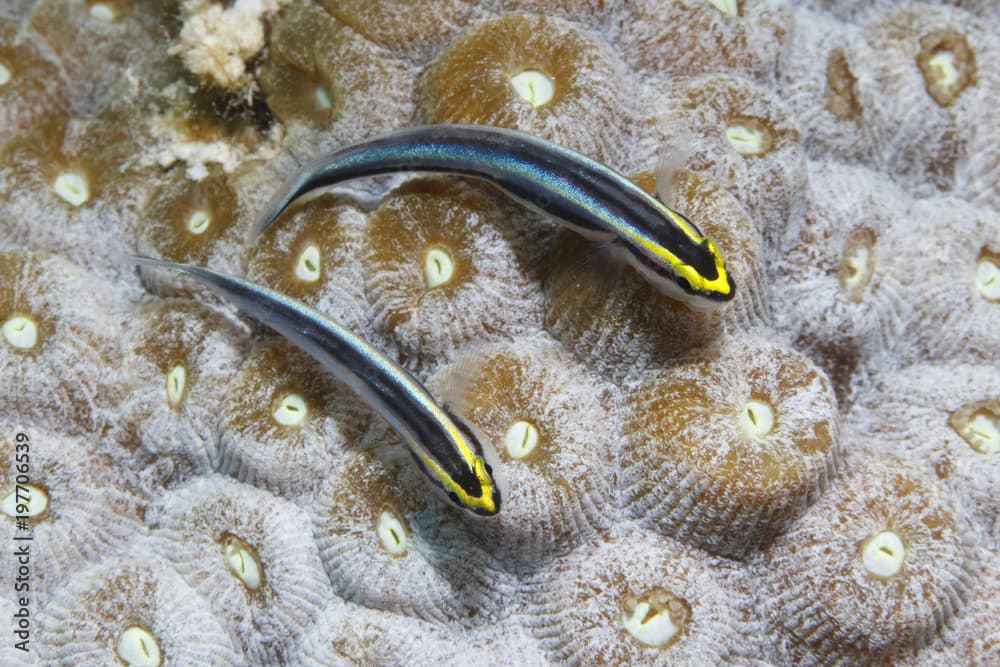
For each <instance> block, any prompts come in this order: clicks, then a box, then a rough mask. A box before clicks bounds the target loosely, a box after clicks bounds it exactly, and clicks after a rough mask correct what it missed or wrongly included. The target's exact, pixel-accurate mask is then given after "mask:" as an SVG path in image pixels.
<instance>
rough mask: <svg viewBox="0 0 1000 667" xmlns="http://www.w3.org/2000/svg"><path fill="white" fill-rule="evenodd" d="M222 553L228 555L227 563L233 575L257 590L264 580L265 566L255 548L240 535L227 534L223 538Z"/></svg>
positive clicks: (250, 588)
mask: <svg viewBox="0 0 1000 667" xmlns="http://www.w3.org/2000/svg"><path fill="white" fill-rule="evenodd" d="M222 553H223V555H224V556H225V557H226V565H227V566H228V567H229V571H230V572H232V574H233V576H234V577H236V578H237V579H239V580H240V582H241V583H242V584H243V585H244V586H246V587H247V589H248V590H251V591H255V590H257V589H258V588H260V585H261V583H262V582H263V581H264V568H262V567H261V564H260V561H259V560H258V559H257V553H256V552H255V551H254V550H253V548H252V547H251V546H250V545H249V544H247V543H246V542H244V541H243V540H241V539H240V538H238V537H234V536H232V535H227V536H226V537H225V538H223V540H222Z"/></svg>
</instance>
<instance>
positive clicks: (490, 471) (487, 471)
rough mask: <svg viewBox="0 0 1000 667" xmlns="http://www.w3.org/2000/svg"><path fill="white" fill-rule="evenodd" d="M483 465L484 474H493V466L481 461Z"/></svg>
mask: <svg viewBox="0 0 1000 667" xmlns="http://www.w3.org/2000/svg"><path fill="white" fill-rule="evenodd" d="M483 465H485V466H486V474H487V475H489V476H491V477H492V476H493V466H491V465H490V464H489V463H486V462H483Z"/></svg>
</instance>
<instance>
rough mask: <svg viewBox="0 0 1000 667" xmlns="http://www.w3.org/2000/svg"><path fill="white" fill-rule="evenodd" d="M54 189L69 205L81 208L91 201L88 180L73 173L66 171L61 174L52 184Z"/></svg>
mask: <svg viewBox="0 0 1000 667" xmlns="http://www.w3.org/2000/svg"><path fill="white" fill-rule="evenodd" d="M52 189H53V190H55V193H56V194H57V195H59V197H60V198H62V199H63V201H65V202H66V203H67V204H69V205H71V206H80V205H81V204H84V203H86V202H87V200H88V199H90V186H89V185H88V184H87V179H86V178H85V177H84V176H83V175H82V174H78V173H76V172H73V171H66V172H63V173H61V174H59V175H58V176H57V177H56V180H55V181H54V182H53V183H52Z"/></svg>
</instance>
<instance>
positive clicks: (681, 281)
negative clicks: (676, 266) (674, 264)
mask: <svg viewBox="0 0 1000 667" xmlns="http://www.w3.org/2000/svg"><path fill="white" fill-rule="evenodd" d="M677 285H678V286H679V287H680V288H681V289H682V290H684V291H685V292H694V288H693V287H691V283H690V282H689V281H688V279H687V278H681V277H678V278H677Z"/></svg>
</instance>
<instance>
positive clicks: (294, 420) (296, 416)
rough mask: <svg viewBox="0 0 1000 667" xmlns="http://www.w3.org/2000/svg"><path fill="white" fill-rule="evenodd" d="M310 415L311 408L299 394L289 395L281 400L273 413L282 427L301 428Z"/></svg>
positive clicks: (275, 419)
mask: <svg viewBox="0 0 1000 667" xmlns="http://www.w3.org/2000/svg"><path fill="white" fill-rule="evenodd" d="M307 414H309V407H308V406H307V405H306V401H305V399H304V398H302V397H301V396H299V395H298V394H289V395H288V396H285V397H284V398H283V399H281V402H280V403H278V407H277V408H276V409H275V411H274V412H273V413H272V416H273V417H274V421H276V422H278V423H279V424H281V425H282V426H299V425H300V424H302V422H303V421H305V418H306V415H307Z"/></svg>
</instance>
